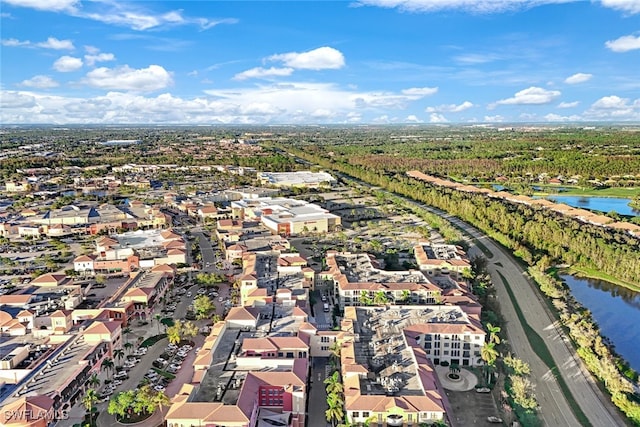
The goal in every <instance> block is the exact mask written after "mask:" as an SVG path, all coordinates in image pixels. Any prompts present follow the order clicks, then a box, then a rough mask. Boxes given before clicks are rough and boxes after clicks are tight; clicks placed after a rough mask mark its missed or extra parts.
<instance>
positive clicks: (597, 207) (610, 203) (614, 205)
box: [545, 195, 640, 216]
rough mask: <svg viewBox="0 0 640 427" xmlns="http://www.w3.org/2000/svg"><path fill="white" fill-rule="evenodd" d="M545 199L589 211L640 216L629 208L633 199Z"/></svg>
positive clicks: (580, 197) (566, 197)
mask: <svg viewBox="0 0 640 427" xmlns="http://www.w3.org/2000/svg"><path fill="white" fill-rule="evenodd" d="M545 199H547V200H551V201H553V202H557V203H564V204H567V205H569V206H573V207H574V208H582V209H589V210H592V211H600V212H604V213H608V212H611V211H616V212H617V213H618V214H620V215H635V216H637V215H640V211H638V210H635V209H632V208H631V206H629V202H631V199H623V198H618V197H585V196H561V195H553V196H546V197H545Z"/></svg>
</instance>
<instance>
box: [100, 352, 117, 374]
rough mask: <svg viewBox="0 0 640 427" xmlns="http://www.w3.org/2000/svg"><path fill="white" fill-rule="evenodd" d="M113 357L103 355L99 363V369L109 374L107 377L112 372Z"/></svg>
mask: <svg viewBox="0 0 640 427" xmlns="http://www.w3.org/2000/svg"><path fill="white" fill-rule="evenodd" d="M113 366H114V364H113V359H111V358H110V357H105V358H104V360H103V361H102V364H101V365H100V370H102V371H107V373H108V374H109V379H111V374H112V373H113Z"/></svg>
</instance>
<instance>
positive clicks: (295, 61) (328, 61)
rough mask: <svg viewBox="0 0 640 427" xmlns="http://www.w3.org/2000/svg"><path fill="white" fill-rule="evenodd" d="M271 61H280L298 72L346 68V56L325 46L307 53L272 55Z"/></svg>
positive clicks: (269, 58)
mask: <svg viewBox="0 0 640 427" xmlns="http://www.w3.org/2000/svg"><path fill="white" fill-rule="evenodd" d="M267 59H268V60H270V61H280V62H282V63H283V64H284V65H286V66H287V67H290V68H294V69H297V70H326V69H330V70H335V69H339V68H342V67H344V55H343V54H342V52H340V51H339V50H337V49H334V48H332V47H328V46H324V47H319V48H317V49H313V50H309V51H307V52H289V53H280V54H277V55H271V56H270V57H268V58H267Z"/></svg>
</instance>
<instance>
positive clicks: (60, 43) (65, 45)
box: [36, 37, 75, 50]
mask: <svg viewBox="0 0 640 427" xmlns="http://www.w3.org/2000/svg"><path fill="white" fill-rule="evenodd" d="M36 46H38V47H42V48H44V49H56V50H73V49H75V47H74V46H73V42H71V40H58V39H57V38H55V37H49V38H48V39H47V41H44V42H40V43H36Z"/></svg>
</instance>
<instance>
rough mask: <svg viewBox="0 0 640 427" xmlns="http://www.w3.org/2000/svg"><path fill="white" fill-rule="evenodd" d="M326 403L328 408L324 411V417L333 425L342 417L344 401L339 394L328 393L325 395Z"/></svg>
mask: <svg viewBox="0 0 640 427" xmlns="http://www.w3.org/2000/svg"><path fill="white" fill-rule="evenodd" d="M327 404H328V405H329V408H328V409H327V410H326V411H325V412H324V415H325V418H326V419H327V421H329V422H330V423H331V424H333V425H334V426H335V425H336V422H337V421H340V420H341V419H343V418H344V410H343V409H342V405H343V404H344V402H343V401H342V399H341V398H340V396H339V395H336V394H330V395H328V396H327Z"/></svg>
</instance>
